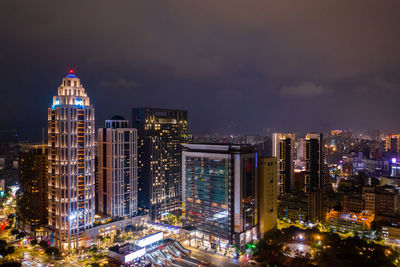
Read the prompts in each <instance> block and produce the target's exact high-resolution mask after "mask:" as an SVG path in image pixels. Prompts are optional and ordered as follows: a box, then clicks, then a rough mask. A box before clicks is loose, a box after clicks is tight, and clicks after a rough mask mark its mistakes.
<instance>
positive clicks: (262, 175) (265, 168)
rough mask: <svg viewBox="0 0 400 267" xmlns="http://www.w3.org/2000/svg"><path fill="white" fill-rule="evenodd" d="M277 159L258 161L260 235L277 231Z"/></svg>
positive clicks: (270, 158)
mask: <svg viewBox="0 0 400 267" xmlns="http://www.w3.org/2000/svg"><path fill="white" fill-rule="evenodd" d="M276 165H277V160H276V158H275V157H269V158H259V160H258V210H259V224H260V235H261V237H264V234H265V233H267V232H269V231H271V230H274V229H276V227H277V220H278V192H277V190H276V187H277V180H278V173H277V168H276Z"/></svg>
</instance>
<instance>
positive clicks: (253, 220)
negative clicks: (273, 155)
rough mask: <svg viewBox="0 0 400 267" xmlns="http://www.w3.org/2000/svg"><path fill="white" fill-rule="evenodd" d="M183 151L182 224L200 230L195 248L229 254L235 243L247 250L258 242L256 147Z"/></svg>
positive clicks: (199, 146)
mask: <svg viewBox="0 0 400 267" xmlns="http://www.w3.org/2000/svg"><path fill="white" fill-rule="evenodd" d="M183 147H184V148H183V149H184V150H183V153H182V176H183V192H182V201H183V203H182V207H183V208H182V211H183V218H184V220H183V224H184V226H190V227H193V228H194V229H196V230H197V232H196V234H195V236H194V240H192V242H193V243H192V245H193V246H194V245H201V246H205V247H208V248H212V249H220V250H225V249H227V248H228V247H229V246H230V245H233V244H235V245H237V246H238V247H241V248H243V247H244V245H245V244H247V243H249V242H251V241H252V240H255V239H257V235H258V231H257V227H258V201H257V199H258V197H257V193H258V190H257V189H258V185H257V175H258V174H257V153H256V152H255V150H254V148H253V147H251V146H245V145H229V144H224V145H222V144H221V145H219V144H187V145H184V146H183ZM274 168H276V165H274ZM275 174H276V172H275ZM275 185H276V184H275ZM262 192H264V191H262ZM264 193H267V192H264ZM275 195H276V187H275ZM275 203H276V202H275ZM263 208H264V207H263Z"/></svg>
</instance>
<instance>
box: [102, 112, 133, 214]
mask: <svg viewBox="0 0 400 267" xmlns="http://www.w3.org/2000/svg"><path fill="white" fill-rule="evenodd" d="M97 138H98V140H97V153H98V154H97V157H98V179H99V181H98V192H97V193H98V202H99V205H98V208H99V212H100V213H102V214H105V215H107V216H110V217H114V218H115V217H132V216H135V215H136V214H137V132H136V129H132V128H129V121H128V120H125V119H124V118H123V117H121V116H114V117H112V118H111V120H106V125H105V128H100V129H98V135H97Z"/></svg>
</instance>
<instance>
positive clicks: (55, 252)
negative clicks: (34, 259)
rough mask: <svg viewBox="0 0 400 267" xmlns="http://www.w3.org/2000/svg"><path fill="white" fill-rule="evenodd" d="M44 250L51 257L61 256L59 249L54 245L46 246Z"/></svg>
mask: <svg viewBox="0 0 400 267" xmlns="http://www.w3.org/2000/svg"><path fill="white" fill-rule="evenodd" d="M44 252H45V253H46V254H47V255H48V256H50V257H53V258H59V257H60V256H61V253H60V250H58V248H56V247H50V246H49V247H47V248H46V249H45V250H44Z"/></svg>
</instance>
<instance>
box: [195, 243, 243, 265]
mask: <svg viewBox="0 0 400 267" xmlns="http://www.w3.org/2000/svg"><path fill="white" fill-rule="evenodd" d="M187 249H190V250H191V251H192V255H191V256H192V257H193V258H196V259H199V260H202V261H206V262H211V266H224V267H235V266H240V265H239V263H238V261H237V260H232V259H229V258H227V257H224V256H221V255H218V254H214V253H208V252H205V251H202V250H199V249H196V248H192V247H187Z"/></svg>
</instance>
